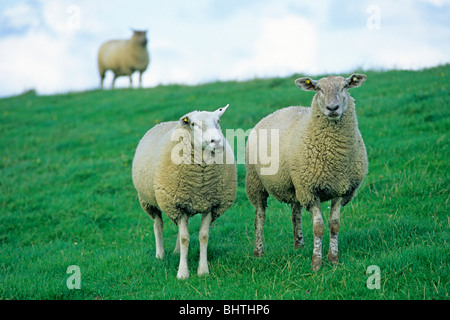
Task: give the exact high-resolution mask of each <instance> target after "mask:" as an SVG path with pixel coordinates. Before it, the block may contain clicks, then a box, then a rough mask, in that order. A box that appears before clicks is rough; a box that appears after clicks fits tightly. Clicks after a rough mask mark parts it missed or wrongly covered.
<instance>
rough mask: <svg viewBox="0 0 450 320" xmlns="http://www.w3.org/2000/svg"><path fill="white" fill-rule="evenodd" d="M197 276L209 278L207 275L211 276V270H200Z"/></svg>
mask: <svg viewBox="0 0 450 320" xmlns="http://www.w3.org/2000/svg"><path fill="white" fill-rule="evenodd" d="M197 274H198V275H199V276H207V275H208V274H209V269H208V267H206V268H198V270H197Z"/></svg>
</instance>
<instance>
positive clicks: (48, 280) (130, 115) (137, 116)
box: [0, 65, 450, 299]
mask: <svg viewBox="0 0 450 320" xmlns="http://www.w3.org/2000/svg"><path fill="white" fill-rule="evenodd" d="M366 74H367V75H368V81H367V82H366V84H365V85H364V86H363V87H361V88H358V89H354V90H352V92H351V94H352V96H354V97H355V98H356V105H357V112H358V119H359V122H360V129H361V131H362V134H363V137H364V140H365V143H366V146H367V149H368V156H369V161H370V173H369V175H368V177H367V179H366V180H365V182H364V184H363V186H362V188H361V189H360V192H359V195H358V197H357V198H356V199H355V200H354V201H353V202H352V203H351V204H349V205H348V206H347V207H346V208H345V209H344V210H343V214H342V219H341V232H340V235H339V237H340V258H341V264H340V265H338V266H336V267H332V266H330V265H328V264H327V263H324V266H323V268H322V269H321V270H320V271H318V272H316V273H311V271H310V259H311V253H312V227H311V219H310V216H309V214H308V213H306V214H304V232H305V237H306V246H305V248H304V249H302V250H300V251H295V250H294V249H293V245H292V244H293V239H292V231H291V230H292V225H291V221H290V211H289V208H288V207H287V205H285V204H281V203H278V202H277V201H276V200H274V199H273V198H269V209H268V216H267V220H266V228H265V242H266V256H265V257H264V258H262V259H255V258H253V257H252V253H253V233H254V231H253V219H254V212H253V208H252V207H251V205H250V204H249V202H248V200H247V197H246V195H245V185H244V177H245V166H244V165H239V166H238V178H239V189H238V194H237V199H236V203H235V204H234V205H233V207H232V208H231V209H230V210H229V211H228V213H227V214H225V215H224V216H223V217H221V218H220V219H219V220H218V221H217V222H216V223H215V224H214V225H213V227H212V228H211V240H210V245H209V263H210V271H211V274H210V275H209V276H207V277H198V276H197V275H196V269H197V264H198V251H199V244H198V240H197V236H198V228H199V224H200V219H199V217H196V218H194V219H192V221H191V223H190V226H189V228H190V231H191V239H192V241H191V246H190V252H189V261H190V270H191V278H190V279H188V280H187V281H178V280H177V279H176V271H177V267H178V256H177V255H175V254H172V253H171V251H172V249H173V246H174V244H175V240H176V227H175V226H174V225H173V224H172V223H171V222H170V221H169V220H167V219H165V220H164V221H165V232H164V240H165V247H166V251H168V254H167V256H166V258H165V259H164V260H163V261H160V260H157V259H155V258H154V254H155V245H154V236H153V224H152V222H151V220H150V218H149V217H148V216H146V214H145V213H144V212H143V211H142V210H141V208H140V206H139V203H138V201H137V197H136V192H135V190H134V188H133V185H132V182H131V175H130V169H131V162H132V158H133V155H134V150H135V147H136V145H137V143H138V141H139V139H140V137H141V136H142V135H143V134H144V133H145V132H146V131H147V130H148V129H149V128H151V127H152V126H153V125H154V124H155V123H158V122H161V121H167V120H174V119H178V118H179V117H180V116H182V115H183V114H185V113H187V112H189V111H191V110H193V109H197V108H199V109H209V110H213V109H215V108H217V107H219V106H222V105H225V104H227V103H229V104H230V108H229V110H228V111H227V113H225V115H224V116H223V117H222V122H221V123H222V128H223V129H224V130H225V129H226V128H242V129H244V130H246V129H249V128H251V127H252V126H254V125H255V124H256V123H257V122H258V120H259V119H260V118H262V117H263V116H265V115H267V114H268V113H270V112H273V111H275V110H277V109H278V108H281V107H285V106H289V105H300V104H301V105H309V103H310V101H311V98H312V94H311V93H306V92H302V91H300V90H299V89H298V88H296V87H295V86H294V84H293V80H294V79H295V77H291V78H285V79H267V80H254V81H248V82H243V83H236V82H227V83H212V84H206V85H201V86H196V87H187V86H165V87H157V88H153V89H142V90H126V89H123V90H116V91H103V92H100V91H90V92H83V93H69V94H66V95H55V96H35V95H32V94H28V95H22V96H18V97H12V98H7V99H2V100H0V122H1V127H0V130H1V131H0V133H1V136H2V139H1V140H0V147H1V150H2V155H1V157H0V172H1V179H0V184H1V194H0V206H1V213H0V299H432V298H434V299H448V298H449V282H450V281H449V280H450V279H449V253H450V252H449V224H450V222H449V218H448V210H447V206H448V199H449V178H450V177H449V168H448V159H449V150H448V147H449V139H448V132H449V129H450V121H449V111H450V110H449V105H450V81H449V76H450V66H449V65H447V66H442V67H438V68H433V69H429V70H423V71H420V72H410V71H388V72H367V73H366ZM323 209H324V210H325V211H324V219H325V222H326V221H327V219H328V215H329V211H328V204H327V203H325V204H324V206H323ZM327 232H328V229H326V234H325V237H324V254H325V255H326V254H327V251H328V247H327V244H328V234H327ZM72 264H75V265H78V266H79V267H80V269H81V274H82V276H81V284H82V289H81V290H68V289H67V287H66V279H67V278H68V276H69V275H68V274H66V269H67V267H68V266H69V265H72ZM370 265H377V266H379V267H380V270H381V289H380V290H369V289H368V288H367V287H366V280H367V278H368V275H366V269H367V267H368V266H370Z"/></svg>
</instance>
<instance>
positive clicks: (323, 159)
mask: <svg viewBox="0 0 450 320" xmlns="http://www.w3.org/2000/svg"><path fill="white" fill-rule="evenodd" d="M365 80H366V76H365V75H362V74H353V75H352V76H350V77H349V78H347V79H344V78H343V77H335V76H329V77H327V78H323V79H320V80H319V81H316V80H312V79H310V78H300V79H297V80H296V81H295V84H296V85H297V86H298V87H300V88H302V89H303V90H306V91H316V94H315V96H314V98H313V100H312V105H311V108H305V107H289V108H285V109H281V110H278V111H276V112H274V113H272V114H270V115H269V116H267V117H265V118H264V119H262V120H261V121H260V122H259V123H258V124H257V125H256V126H255V128H254V129H253V130H252V131H251V133H250V135H249V140H248V141H249V142H248V143H247V176H246V190H247V195H248V198H249V200H250V202H251V203H252V205H253V206H254V207H255V209H256V217H255V249H254V255H255V256H262V255H263V253H264V245H263V228H264V220H265V210H266V207H267V197H268V196H269V194H272V195H273V196H274V197H275V198H277V199H278V200H279V201H282V202H286V203H289V204H291V211H292V212H291V214H292V222H293V226H294V247H298V246H302V245H303V244H304V240H303V232H302V222H301V211H302V207H305V208H306V210H308V211H310V212H311V215H312V220H313V231H314V251H313V257H312V262H311V266H312V269H313V270H317V269H319V268H320V266H321V265H322V235H323V232H324V223H323V219H322V213H321V205H320V204H321V202H324V201H328V200H331V215H330V219H329V229H330V249H329V253H328V261H329V262H330V263H334V262H337V261H338V231H339V221H340V210H341V207H342V206H345V205H346V204H347V203H348V202H350V201H351V200H352V198H353V197H354V195H355V193H356V190H357V189H358V187H359V186H360V185H361V183H362V181H363V179H364V177H365V176H366V174H367V171H368V162H367V155H366V148H365V146H364V142H363V139H362V137H361V134H360V132H359V129H358V122H357V119H356V112H355V104H354V100H353V98H352V97H350V95H349V93H348V91H347V90H348V89H349V88H355V87H359V86H360V85H361V84H363V83H364V81H365ZM264 129H266V130H267V129H278V130H279V145H278V146H275V145H271V146H269V147H270V148H271V150H272V152H279V169H278V171H277V172H276V173H275V174H273V175H264V173H263V174H261V170H260V169H261V168H262V167H264V166H263V165H262V164H261V162H262V161H261V160H260V159H256V160H255V157H256V156H254V155H252V154H251V153H250V154H249V144H250V143H252V141H256V140H255V137H257V136H258V135H259V133H260V131H261V130H264ZM253 147H254V146H250V150H251V149H252V148H253ZM249 157H250V160H249ZM252 157H253V158H252ZM252 159H253V163H252Z"/></svg>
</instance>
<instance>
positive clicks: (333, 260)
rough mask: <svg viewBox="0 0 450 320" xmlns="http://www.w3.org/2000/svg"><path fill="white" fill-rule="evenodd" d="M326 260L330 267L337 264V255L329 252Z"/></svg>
mask: <svg viewBox="0 0 450 320" xmlns="http://www.w3.org/2000/svg"><path fill="white" fill-rule="evenodd" d="M327 259H328V262H329V263H331V264H332V265H334V264H336V263H339V254H338V253H337V252H329V253H328V256H327Z"/></svg>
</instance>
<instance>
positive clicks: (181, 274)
mask: <svg viewBox="0 0 450 320" xmlns="http://www.w3.org/2000/svg"><path fill="white" fill-rule="evenodd" d="M177 278H178V279H179V280H185V279H187V278H189V271H187V272H180V271H178V274H177Z"/></svg>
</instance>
